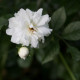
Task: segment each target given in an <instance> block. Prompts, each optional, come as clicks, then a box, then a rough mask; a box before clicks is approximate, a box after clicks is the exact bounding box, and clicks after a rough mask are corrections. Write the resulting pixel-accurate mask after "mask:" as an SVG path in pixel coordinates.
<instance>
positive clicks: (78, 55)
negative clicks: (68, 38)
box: [67, 46, 80, 61]
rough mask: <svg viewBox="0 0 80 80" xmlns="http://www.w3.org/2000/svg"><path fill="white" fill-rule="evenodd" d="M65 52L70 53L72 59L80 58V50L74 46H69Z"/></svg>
mask: <svg viewBox="0 0 80 80" xmlns="http://www.w3.org/2000/svg"><path fill="white" fill-rule="evenodd" d="M67 52H69V53H71V55H72V58H73V59H74V60H76V61H79V60H80V51H79V50H78V49H77V48H76V47H72V46H69V47H68V49H67Z"/></svg>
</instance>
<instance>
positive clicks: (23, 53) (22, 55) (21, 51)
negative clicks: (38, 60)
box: [18, 47, 29, 60]
mask: <svg viewBox="0 0 80 80" xmlns="http://www.w3.org/2000/svg"><path fill="white" fill-rule="evenodd" d="M18 54H19V56H20V58H22V59H24V60H25V58H26V56H27V55H28V54H29V50H28V48H26V47H21V48H20V49H19V51H18Z"/></svg>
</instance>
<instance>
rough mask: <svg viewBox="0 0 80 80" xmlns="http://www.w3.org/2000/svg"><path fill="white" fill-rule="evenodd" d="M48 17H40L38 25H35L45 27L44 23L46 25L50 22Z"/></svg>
mask: <svg viewBox="0 0 80 80" xmlns="http://www.w3.org/2000/svg"><path fill="white" fill-rule="evenodd" d="M50 19H51V18H50V17H49V15H48V14H46V15H44V16H42V17H41V19H40V21H39V23H38V24H37V26H42V25H45V24H46V23H48V22H49V21H50Z"/></svg>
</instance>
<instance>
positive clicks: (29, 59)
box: [18, 49, 33, 68]
mask: <svg viewBox="0 0 80 80" xmlns="http://www.w3.org/2000/svg"><path fill="white" fill-rule="evenodd" d="M32 57H33V50H32V49H31V50H30V52H29V55H28V56H27V57H26V59H25V60H23V59H21V58H19V59H18V64H19V66H20V67H22V68H27V67H29V66H30V64H31V62H32Z"/></svg>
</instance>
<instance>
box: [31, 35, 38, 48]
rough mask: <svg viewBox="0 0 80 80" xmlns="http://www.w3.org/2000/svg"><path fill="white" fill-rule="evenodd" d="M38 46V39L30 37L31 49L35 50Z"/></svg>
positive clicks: (34, 36)
mask: <svg viewBox="0 0 80 80" xmlns="http://www.w3.org/2000/svg"><path fill="white" fill-rule="evenodd" d="M37 46H38V37H37V36H36V35H33V36H32V37H31V47H34V48H36V47H37Z"/></svg>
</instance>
